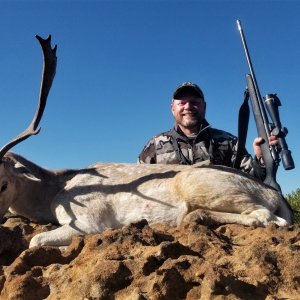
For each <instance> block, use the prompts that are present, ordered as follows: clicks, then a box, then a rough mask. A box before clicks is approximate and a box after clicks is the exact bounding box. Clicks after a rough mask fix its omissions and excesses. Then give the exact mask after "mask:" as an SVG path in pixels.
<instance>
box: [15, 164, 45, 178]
mask: <svg viewBox="0 0 300 300" xmlns="http://www.w3.org/2000/svg"><path fill="white" fill-rule="evenodd" d="M14 170H15V172H16V173H17V175H18V176H21V177H25V178H27V179H29V180H33V181H41V179H39V178H37V177H35V176H34V175H33V174H32V172H31V171H30V170H29V169H27V168H26V167H25V166H24V165H22V164H21V163H20V162H16V163H15V165H14Z"/></svg>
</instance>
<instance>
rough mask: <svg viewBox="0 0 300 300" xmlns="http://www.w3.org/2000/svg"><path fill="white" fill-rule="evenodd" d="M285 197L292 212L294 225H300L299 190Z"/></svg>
mask: <svg viewBox="0 0 300 300" xmlns="http://www.w3.org/2000/svg"><path fill="white" fill-rule="evenodd" d="M285 197H286V199H287V201H288V203H289V204H290V206H291V207H292V209H293V211H294V223H296V224H300V188H299V189H296V190H295V191H293V192H291V193H289V194H287V195H286V196H285Z"/></svg>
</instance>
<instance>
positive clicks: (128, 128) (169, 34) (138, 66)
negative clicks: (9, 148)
mask: <svg viewBox="0 0 300 300" xmlns="http://www.w3.org/2000/svg"><path fill="white" fill-rule="evenodd" d="M299 13H300V1H288V0H287V1H226V0H223V1H143V0H140V1H125V0H124V1H88V0H85V1H25V0H24V1H11V0H10V1H3V0H2V1H0V34H1V35H0V36H1V48H0V99H1V100H0V101H1V111H2V114H1V121H0V128H1V135H0V143H1V145H4V144H5V143H6V142H8V141H9V140H10V139H12V138H13V137H14V136H15V135H17V134H19V133H20V132H21V131H23V130H24V129H25V128H26V127H27V125H28V124H29V122H30V121H31V118H32V116H33V113H34V111H35V106H36V103H37V99H38V93H39V84H40V77H41V70H42V54H41V50H40V46H39V44H38V42H37V40H36V39H35V37H34V36H35V34H39V35H41V36H42V37H47V35H48V34H51V35H52V43H53V45H54V44H57V45H58V50H57V56H58V65H57V74H56V77H55V81H54V84H53V87H52V90H51V92H50V95H49V98H48V104H47V107H46V110H45V113H44V117H43V119H42V122H41V127H42V131H41V132H40V134H39V135H37V136H33V137H31V138H30V139H28V140H26V141H24V142H23V143H22V144H19V145H17V146H15V147H14V149H13V151H15V152H17V153H19V154H21V155H23V156H25V157H27V158H28V159H30V160H32V161H34V162H36V163H38V164H40V165H41V166H43V167H46V168H50V169H63V168H81V167H85V166H87V165H90V164H93V163H95V162H133V163H134V162H135V161H136V158H137V156H138V154H139V152H140V151H141V149H142V148H143V146H144V144H145V143H146V142H147V141H148V140H149V139H150V138H151V137H152V136H153V135H155V134H157V133H159V132H162V131H165V130H168V129H169V128H171V127H172V126H173V118H172V115H171V112H170V101H171V95H172V92H173V90H174V89H175V87H176V86H177V85H179V84H180V83H182V82H184V81H193V82H195V83H197V84H199V85H200V86H201V88H202V89H203V91H204V94H205V97H206V101H207V119H208V121H209V122H210V123H211V125H212V126H213V127H216V128H219V129H223V130H226V131H229V132H231V133H233V134H237V118H238V117H237V114H238V110H239V106H240V104H241V102H242V98H243V92H244V89H245V86H246V81H245V75H246V74H247V73H249V71H248V67H247V64H246V58H245V54H244V50H243V48H242V43H241V40H240V36H239V32H238V30H237V27H236V20H237V19H240V20H241V21H242V25H243V29H244V32H245V35H246V38H247V42H248V47H249V50H250V54H251V57H252V62H253V65H254V69H255V73H256V77H257V80H258V84H259V88H260V91H261V94H262V95H265V94H269V93H277V94H278V96H279V98H280V99H281V102H282V106H281V107H280V114H281V120H282V123H283V125H284V126H286V127H287V128H288V129H289V134H288V136H287V142H288V145H289V148H290V149H291V151H292V154H293V158H294V160H295V164H296V168H295V169H294V170H291V171H285V170H284V169H283V166H282V164H281V166H280V167H279V170H278V175H277V180H278V182H279V184H280V185H281V187H282V190H283V193H289V192H291V191H293V190H295V189H297V188H299V187H300V183H299V177H300V176H299V169H298V166H299V163H300V153H299V150H298V149H299V148H300V142H299V121H300V115H299V101H300V93H299V67H300V58H299V53H300V40H299V31H300V18H299ZM249 126H250V127H249V133H248V150H249V152H251V153H252V146H251V144H252V140H253V138H254V137H255V136H256V135H257V134H256V129H255V125H254V123H253V121H251V122H250V124H249Z"/></svg>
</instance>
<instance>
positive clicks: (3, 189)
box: [0, 182, 8, 193]
mask: <svg viewBox="0 0 300 300" xmlns="http://www.w3.org/2000/svg"><path fill="white" fill-rule="evenodd" d="M7 186H8V183H7V182H4V183H3V184H2V186H1V189H0V193H3V192H4V191H5V190H6V189H7Z"/></svg>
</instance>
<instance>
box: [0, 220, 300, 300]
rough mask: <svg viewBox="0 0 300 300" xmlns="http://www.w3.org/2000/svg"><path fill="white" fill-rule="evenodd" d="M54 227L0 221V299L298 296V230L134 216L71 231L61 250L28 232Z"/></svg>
mask: <svg viewBox="0 0 300 300" xmlns="http://www.w3.org/2000/svg"><path fill="white" fill-rule="evenodd" d="M52 227H53V226H51V225H46V226H40V225H36V224H33V223H30V222H28V221H26V220H25V219H21V218H9V219H8V220H7V221H6V223H5V224H4V225H3V226H1V227H0V239H1V240H0V243H1V244H0V262H1V273H0V291H1V293H0V299H28V300H29V299H30V300H34V299H64V300H67V299H72V300H73V299H105V300H106V299H136V300H143V299H151V300H152V299H173V300H175V299H251V300H252V299H270V300H271V299H299V298H300V296H299V294H300V229H299V226H298V225H293V226H290V227H285V228H278V227H277V226H275V225H270V226H268V227H267V228H254V227H245V226H241V225H223V226H219V227H207V226H203V225H200V224H196V223H192V224H189V225H188V226H185V227H179V228H171V227H168V226H164V225H155V226H151V227H150V226H149V225H148V224H147V222H146V221H144V220H143V221H141V222H139V223H136V224H132V225H130V226H127V227H123V228H121V229H117V230H108V231H106V232H104V233H102V234H96V235H88V236H80V237H75V238H74V239H73V241H72V244H71V245H70V246H69V247H66V248H65V249H57V248H52V247H35V248H32V249H28V243H29V240H30V238H31V237H32V236H33V235H34V234H36V233H37V232H41V231H45V230H49V229H51V228H52Z"/></svg>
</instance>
